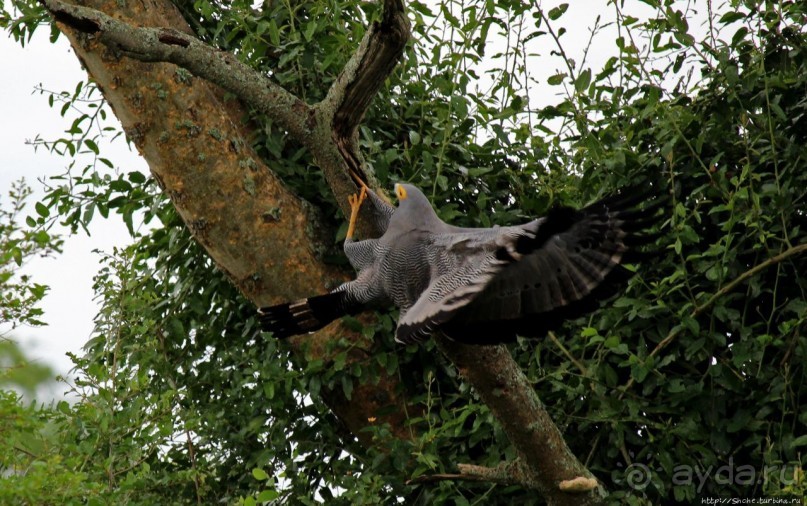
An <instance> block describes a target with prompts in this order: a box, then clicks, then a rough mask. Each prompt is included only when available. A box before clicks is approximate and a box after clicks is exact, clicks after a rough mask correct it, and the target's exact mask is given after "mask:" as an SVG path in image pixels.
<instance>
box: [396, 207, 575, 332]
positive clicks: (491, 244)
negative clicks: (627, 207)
mask: <svg viewBox="0 0 807 506" xmlns="http://www.w3.org/2000/svg"><path fill="white" fill-rule="evenodd" d="M578 214H579V213H578V212H577V211H575V210H574V209H571V208H568V207H559V208H556V209H553V210H552V211H550V213H549V215H547V216H546V217H544V218H540V219H537V220H534V221H531V222H529V223H526V224H524V225H521V226H516V227H496V228H488V229H476V230H473V229H457V230H461V231H460V232H455V233H450V234H442V235H440V234H438V235H437V236H435V238H434V244H433V245H432V249H433V250H434V251H435V252H436V253H435V255H434V256H435V257H439V259H438V261H437V263H438V264H443V268H442V269H440V270H441V271H442V272H441V273H440V274H439V275H438V276H436V277H435V278H434V279H433V280H432V281H431V283H430V284H429V286H428V287H427V288H426V290H425V291H424V292H423V293H422V294H421V295H420V297H419V298H418V299H417V301H415V303H414V304H413V305H412V307H411V308H408V309H407V310H406V312H405V314H404V315H403V316H402V317H401V318H400V320H399V321H398V328H397V330H396V332H395V340H396V341H398V342H401V343H411V342H416V341H421V340H423V339H425V338H426V337H428V336H429V335H430V334H431V333H432V332H434V331H435V330H436V329H437V328H438V327H439V326H440V325H442V324H443V323H445V322H447V321H449V320H451V319H452V318H453V317H454V314H455V313H456V312H457V311H458V310H460V309H461V308H463V307H464V306H467V305H468V304H469V303H471V302H472V301H473V300H474V299H475V298H476V297H477V296H478V295H479V294H480V293H482V292H483V291H484V290H485V288H486V286H487V285H489V284H490V283H491V282H492V281H493V280H494V279H496V277H497V276H498V275H499V274H500V273H501V272H502V271H503V270H505V269H506V268H507V267H508V266H509V265H511V264H513V263H517V262H519V261H520V260H522V259H523V257H524V255H527V254H530V253H531V252H532V251H534V250H535V249H537V248H539V247H540V246H541V245H542V244H543V243H545V242H546V241H547V240H549V239H550V238H551V237H553V236H554V235H555V234H557V233H560V232H562V231H564V230H566V229H568V228H569V227H571V226H572V225H573V224H574V223H575V222H576V221H577V220H578Z"/></svg>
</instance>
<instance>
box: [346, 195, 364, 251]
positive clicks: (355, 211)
mask: <svg viewBox="0 0 807 506" xmlns="http://www.w3.org/2000/svg"><path fill="white" fill-rule="evenodd" d="M366 198H367V187H366V186H362V187H361V191H360V192H359V194H358V195H356V194H353V195H350V196H349V197H348V198H347V201H348V202H349V203H350V221H349V222H348V224H347V238H348V239H353V232H354V230H355V229H356V218H357V217H358V216H359V208H361V203H362V202H364V199H366Z"/></svg>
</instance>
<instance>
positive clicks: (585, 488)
mask: <svg viewBox="0 0 807 506" xmlns="http://www.w3.org/2000/svg"><path fill="white" fill-rule="evenodd" d="M457 470H459V473H438V474H429V475H423V476H418V477H417V478H414V479H412V480H409V481H408V482H407V485H410V484H416V483H430V482H435V481H447V480H450V481H479V482H486V483H496V484H498V485H505V486H507V485H519V486H522V487H525V488H530V486H529V485H530V484H529V482H527V481H526V480H525V473H526V472H528V470H527V469H525V468H524V465H523V464H522V462H521V461H520V460H515V461H512V462H502V463H501V464H499V465H498V466H496V467H485V466H477V465H473V464H457ZM597 485H598V484H597V480H596V479H594V478H590V477H584V476H578V477H576V478H572V479H570V480H563V481H561V482H560V483H559V484H558V490H559V491H561V492H564V493H568V494H580V493H585V492H590V491H591V490H593V489H595V488H597Z"/></svg>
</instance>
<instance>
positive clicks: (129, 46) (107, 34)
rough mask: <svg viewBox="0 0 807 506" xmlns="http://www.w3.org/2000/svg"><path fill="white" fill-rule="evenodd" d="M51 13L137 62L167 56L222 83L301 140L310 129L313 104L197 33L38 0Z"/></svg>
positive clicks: (186, 67) (201, 76) (58, 19)
mask: <svg viewBox="0 0 807 506" xmlns="http://www.w3.org/2000/svg"><path fill="white" fill-rule="evenodd" d="M41 2H42V4H43V5H44V6H45V8H46V9H47V10H48V11H49V12H50V13H51V14H52V15H53V17H54V19H55V20H56V21H57V22H59V23H62V24H63V25H65V26H68V27H70V28H72V29H74V30H76V31H78V32H81V33H83V34H86V35H90V36H92V37H94V38H95V39H97V40H98V41H100V42H101V43H102V44H104V45H106V46H107V47H109V48H111V49H113V50H116V51H119V52H120V53H121V54H123V55H125V56H128V57H130V58H133V59H136V60H139V61H142V62H168V63H173V64H175V65H179V66H180V67H182V68H184V69H187V70H188V71H189V72H191V73H192V74H193V75H195V76H197V77H200V78H202V79H205V80H207V81H210V82H212V83H214V84H217V85H219V86H221V87H222V88H223V89H225V90H227V91H229V92H231V93H233V94H235V95H236V96H238V98H239V99H241V100H242V101H243V102H244V103H245V104H247V105H249V106H250V107H253V108H255V109H256V110H258V111H260V112H262V113H264V114H266V115H267V116H269V117H270V118H272V120H274V121H275V122H276V123H277V124H278V125H280V126H281V127H282V128H284V129H286V130H288V131H289V132H290V133H291V134H292V136H294V137H295V138H297V139H298V140H300V141H302V140H303V139H305V138H307V137H308V135H307V134H308V133H309V131H310V130H311V126H312V125H311V121H312V119H313V110H312V108H311V107H309V106H308V105H307V104H306V103H305V102H303V101H302V100H300V99H299V98H297V97H295V96H294V95H292V94H291V93H289V92H288V91H286V90H284V89H283V88H282V87H280V86H278V85H277V84H275V83H274V82H272V81H271V80H269V79H268V78H266V77H264V76H263V75H261V74H259V73H258V72H255V70H254V69H252V68H251V67H249V66H248V65H246V64H244V63H242V62H240V61H239V60H238V59H237V58H236V57H235V56H234V55H232V54H231V53H228V52H226V51H219V50H217V49H215V48H213V47H211V46H210V45H208V44H206V43H204V42H202V41H200V40H199V39H197V38H195V37H193V36H191V35H189V34H187V33H184V32H181V31H179V30H175V29H172V28H149V27H135V26H132V25H130V24H128V23H125V22H123V21H119V20H117V19H115V18H113V17H111V16H108V15H106V14H104V13H103V12H101V11H97V10H95V9H90V8H87V7H81V6H78V5H71V4H66V3H63V2H60V1H58V0H41Z"/></svg>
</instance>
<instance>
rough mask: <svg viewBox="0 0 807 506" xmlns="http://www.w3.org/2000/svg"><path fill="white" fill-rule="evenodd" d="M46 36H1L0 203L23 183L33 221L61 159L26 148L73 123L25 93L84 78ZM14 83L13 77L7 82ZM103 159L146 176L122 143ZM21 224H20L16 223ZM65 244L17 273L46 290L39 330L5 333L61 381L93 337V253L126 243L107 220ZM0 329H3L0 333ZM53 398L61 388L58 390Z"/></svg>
mask: <svg viewBox="0 0 807 506" xmlns="http://www.w3.org/2000/svg"><path fill="white" fill-rule="evenodd" d="M48 35H49V30H48V29H47V28H42V29H40V30H39V31H38V32H37V33H36V35H35V37H34V38H33V39H32V40H31V42H30V43H28V44H26V46H25V48H21V47H20V46H19V44H17V43H16V42H15V41H14V40H13V39H11V38H9V37H7V36H6V34H5V33H2V34H0V55H2V64H3V74H4V77H2V78H0V106H1V107H2V110H3V118H4V119H3V121H2V122H0V192H2V196H0V204H2V205H5V203H7V201H8V198H7V195H6V194H7V192H8V189H9V188H10V185H11V183H12V182H13V181H16V180H18V179H20V178H23V177H24V178H25V179H26V181H27V182H28V184H29V186H31V187H32V188H33V189H34V191H35V193H34V195H32V197H31V198H30V199H29V203H28V207H27V208H26V211H28V212H29V213H31V214H33V213H34V211H33V204H34V202H36V200H38V198H40V197H41V196H42V195H43V194H44V192H43V190H42V185H41V184H39V183H38V182H37V179H46V178H48V177H50V176H54V175H57V174H59V173H62V172H64V170H65V169H66V167H67V164H68V163H69V160H68V159H67V158H64V157H61V156H58V155H51V154H50V153H49V152H48V151H47V150H45V149H43V148H40V149H38V150H37V151H36V152H34V149H33V146H30V145H27V144H26V141H27V140H30V139H33V138H35V137H36V136H37V134H39V135H40V136H41V137H42V138H45V139H56V138H59V137H62V136H64V131H65V130H66V129H68V128H69V127H70V124H71V122H72V118H70V116H69V115H68V118H62V117H61V116H59V107H58V106H55V108H54V109H51V108H50V107H49V106H48V99H47V95H40V94H39V93H36V94H32V92H33V91H34V88H35V87H36V86H37V85H40V84H41V85H42V87H43V88H45V89H49V90H53V91H57V92H59V91H63V90H68V91H72V90H73V89H74V88H75V85H76V83H78V82H79V81H80V80H82V79H85V78H86V74H85V72H84V71H83V70H82V68H81V66H80V65H79V62H78V59H77V58H76V57H75V55H74V54H73V52H72V51H71V50H70V48H69V47H70V45H69V44H68V43H67V40H66V39H65V38H63V37H61V38H60V39H59V41H58V42H57V44H55V45H53V44H51V43H50V42H49V40H48ZM12 76H13V77H12ZM100 147H101V152H102V154H103V155H104V156H105V157H106V158H108V159H109V160H111V161H112V163H113V164H115V166H116V167H118V166H120V167H122V168H123V170H126V171H128V170H140V171H143V172H146V171H147V170H148V168H147V166H146V164H145V162H144V161H143V160H142V159H141V158H140V157H139V156H138V155H136V154H135V153H133V152H132V151H130V149H129V147H128V146H127V145H126V142H125V141H124V140H123V138H122V137H121V138H119V139H117V140H116V141H115V142H114V143H112V144H111V145H109V146H105V145H101V146H100ZM23 225H24V224H23ZM61 232H62V234H63V235H64V238H65V243H64V253H63V254H61V255H58V256H56V257H55V258H46V259H40V258H37V259H34V260H32V261H30V262H29V263H28V264H27V265H25V266H24V271H25V272H26V273H28V274H29V275H31V276H32V277H33V278H34V281H35V282H38V283H42V284H46V285H49V286H50V287H51V288H50V292H49V293H48V295H47V296H46V298H45V300H44V302H43V304H42V305H41V307H42V308H43V309H44V311H45V314H44V317H43V319H44V321H45V322H47V323H48V326H46V327H35V328H18V329H15V330H13V331H11V332H10V333H8V334H5V333H4V335H5V337H9V338H12V339H13V340H15V341H17V342H18V343H20V344H21V345H22V347H23V349H24V350H25V351H26V353H27V354H28V356H29V357H30V358H31V359H32V360H36V361H40V362H43V363H46V364H48V365H50V366H51V367H52V368H53V369H54V370H55V372H56V373H59V374H66V373H67V372H68V371H69V370H70V369H71V368H72V362H71V361H70V359H69V358H68V357H67V356H66V353H67V352H68V351H71V352H74V353H77V354H79V353H80V352H81V347H82V345H83V344H84V343H85V342H86V341H87V339H88V338H89V336H90V332H91V331H92V326H93V317H94V316H95V313H96V307H97V306H96V304H95V303H94V301H93V291H92V282H93V280H92V278H93V276H94V275H95V273H96V272H97V270H98V255H97V254H95V253H93V252H92V251H93V250H95V249H100V250H104V251H111V250H112V247H113V246H114V245H124V244H127V243H128V242H129V234H128V232H127V231H126V226H125V225H124V224H123V221H122V220H121V219H120V218H119V217H118V216H117V215H114V214H110V216H109V219H107V220H104V219H103V218H101V217H100V216H98V217H97V218H96V219H95V220H94V221H93V223H92V226H91V227H90V233H91V235H90V236H87V235H86V233H84V232H83V231H82V232H79V233H78V234H76V235H73V236H69V237H68V236H67V235H66V234H68V233H69V230H68V229H64V230H62V231H61ZM0 328H2V329H3V330H6V329H7V326H6V327H1V326H0ZM57 388H58V389H59V390H58V391H57V392H55V393H57V394H58V393H60V392H61V390H63V389H64V388H63V385H60V386H59V387H57Z"/></svg>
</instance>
